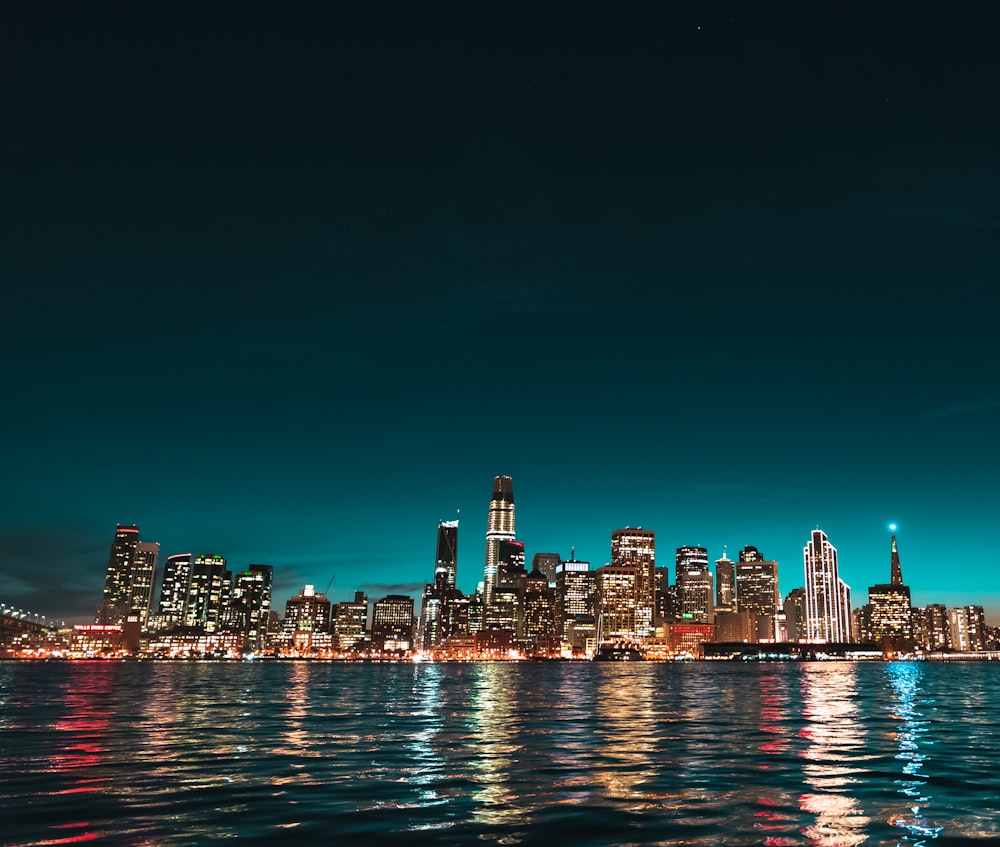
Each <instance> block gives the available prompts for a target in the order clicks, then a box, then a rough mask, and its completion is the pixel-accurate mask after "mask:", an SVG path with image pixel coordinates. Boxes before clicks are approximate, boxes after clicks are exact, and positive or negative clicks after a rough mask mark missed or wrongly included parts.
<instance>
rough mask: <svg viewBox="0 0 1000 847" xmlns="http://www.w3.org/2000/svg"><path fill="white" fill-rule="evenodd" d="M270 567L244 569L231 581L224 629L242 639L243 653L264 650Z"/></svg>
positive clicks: (269, 592) (272, 578)
mask: <svg viewBox="0 0 1000 847" xmlns="http://www.w3.org/2000/svg"><path fill="white" fill-rule="evenodd" d="M273 581H274V568H273V567H272V566H271V565H247V567H246V570H244V571H241V572H240V573H238V574H237V575H236V579H235V580H234V581H233V596H232V600H231V602H230V604H229V609H228V610H227V611H226V615H225V617H226V629H227V630H228V631H229V632H236V633H239V634H240V635H241V636H242V637H243V649H244V650H250V651H253V652H258V651H259V650H260V649H261V648H262V647H263V646H264V634H265V632H266V630H267V618H268V615H269V614H270V612H271V585H272V583H273Z"/></svg>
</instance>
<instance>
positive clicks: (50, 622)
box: [0, 603, 66, 641]
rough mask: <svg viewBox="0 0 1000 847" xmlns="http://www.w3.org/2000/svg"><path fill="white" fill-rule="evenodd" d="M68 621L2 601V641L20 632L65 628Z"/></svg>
mask: <svg viewBox="0 0 1000 847" xmlns="http://www.w3.org/2000/svg"><path fill="white" fill-rule="evenodd" d="M65 627H66V622H65V621H59V620H55V619H53V618H47V617H45V615H39V614H36V613H35V612H28V611H25V610H24V609H19V608H17V607H16V606H10V605H7V604H6V603H0V641H3V640H5V639H6V638H7V637H9V636H10V635H12V634H17V633H19V632H47V631H55V630H58V629H65Z"/></svg>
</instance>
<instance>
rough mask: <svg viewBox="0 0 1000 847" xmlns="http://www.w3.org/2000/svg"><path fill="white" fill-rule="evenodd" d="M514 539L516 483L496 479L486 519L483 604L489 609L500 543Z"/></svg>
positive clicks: (491, 602) (507, 479) (507, 477)
mask: <svg viewBox="0 0 1000 847" xmlns="http://www.w3.org/2000/svg"><path fill="white" fill-rule="evenodd" d="M514 538H515V534H514V481H513V480H512V479H511V478H510V477H509V476H498V477H494V479H493V496H492V497H491V498H490V508H489V512H488V514H487V519H486V564H485V567H484V569H483V602H484V604H485V606H486V608H487V609H488V608H489V607H490V606H492V604H493V590H494V588H495V587H496V581H497V565H498V563H499V560H500V542H501V541H513V540H514Z"/></svg>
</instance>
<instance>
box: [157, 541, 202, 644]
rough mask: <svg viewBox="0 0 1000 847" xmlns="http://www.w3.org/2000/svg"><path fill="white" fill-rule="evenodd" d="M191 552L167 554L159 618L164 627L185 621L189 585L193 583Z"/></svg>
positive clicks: (158, 609) (166, 628) (172, 627)
mask: <svg viewBox="0 0 1000 847" xmlns="http://www.w3.org/2000/svg"><path fill="white" fill-rule="evenodd" d="M192 560H193V557H192V555H191V554H190V553H178V554H176V555H174V556H167V564H166V567H164V569H163V582H162V583H161V584H160V603H159V606H158V607H157V610H156V612H157V614H156V616H157V618H158V622H159V626H160V627H161V628H162V629H165V630H170V629H174V628H175V627H178V626H181V625H182V624H183V623H184V606H185V604H186V603H187V595H188V586H189V585H190V584H191V563H192Z"/></svg>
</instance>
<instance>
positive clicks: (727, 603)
mask: <svg viewBox="0 0 1000 847" xmlns="http://www.w3.org/2000/svg"><path fill="white" fill-rule="evenodd" d="M715 608H716V609H717V610H721V611H724V612H731V611H733V610H734V609H735V608H736V568H735V565H734V564H733V562H732V560H731V559H730V558H729V556H728V555H727V554H726V548H725V547H723V548H722V558H721V559H716V560H715Z"/></svg>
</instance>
